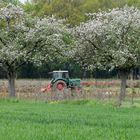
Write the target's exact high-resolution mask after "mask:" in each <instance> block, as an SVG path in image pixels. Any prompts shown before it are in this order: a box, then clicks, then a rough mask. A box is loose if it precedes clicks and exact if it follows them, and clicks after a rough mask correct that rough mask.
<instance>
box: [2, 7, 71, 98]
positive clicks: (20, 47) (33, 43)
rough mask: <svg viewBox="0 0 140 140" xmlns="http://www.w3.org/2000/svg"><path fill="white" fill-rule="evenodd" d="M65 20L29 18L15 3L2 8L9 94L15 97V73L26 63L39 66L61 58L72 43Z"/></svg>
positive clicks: (5, 67) (4, 66)
mask: <svg viewBox="0 0 140 140" xmlns="http://www.w3.org/2000/svg"><path fill="white" fill-rule="evenodd" d="M69 40H70V39H69V34H68V33H67V30H66V28H65V26H64V25H63V24H62V21H58V20H56V19H54V18H53V17H52V18H44V19H39V18H34V19H33V18H30V16H28V15H26V14H25V13H24V11H23V10H22V9H21V8H20V7H17V6H14V5H12V4H9V5H7V6H6V7H4V8H1V9H0V66H1V67H2V68H3V69H4V70H5V72H6V73H7V77H8V83H9V86H8V87H9V88H8V91H9V95H10V96H15V78H16V72H17V70H18V69H19V68H20V66H22V65H23V64H25V63H26V62H27V61H31V62H34V63H36V64H40V62H43V61H53V60H54V59H56V58H57V59H58V58H62V57H63V54H64V52H65V49H67V48H68V47H67V46H68V45H69V44H70V43H71V42H70V41H69Z"/></svg>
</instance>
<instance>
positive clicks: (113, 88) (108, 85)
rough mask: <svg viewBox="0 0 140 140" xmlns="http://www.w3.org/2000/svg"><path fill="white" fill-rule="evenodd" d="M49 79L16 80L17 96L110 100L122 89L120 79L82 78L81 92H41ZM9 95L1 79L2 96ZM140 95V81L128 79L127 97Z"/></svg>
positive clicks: (42, 98)
mask: <svg viewBox="0 0 140 140" xmlns="http://www.w3.org/2000/svg"><path fill="white" fill-rule="evenodd" d="M48 83H49V80H16V83H15V86H16V94H17V95H16V96H17V98H18V99H34V100H45V101H54V100H73V99H91V98H97V99H100V100H110V99H111V98H117V97H118V94H119V90H120V81H119V80H112V79H110V80H109V79H108V80H95V79H91V80H89V79H88V80H82V81H81V87H82V90H81V92H77V91H71V90H69V89H68V90H67V91H66V92H65V93H64V94H62V93H60V94H59V93H57V94H54V93H52V92H41V91H40V90H41V88H42V87H46V86H47V84H48ZM7 95H8V89H7V81H6V80H0V97H1V98H5V97H6V96H7ZM139 96H140V81H139V80H137V81H136V80H134V81H132V80H128V82H127V89H126V97H128V98H129V99H130V100H131V99H132V98H137V97H139Z"/></svg>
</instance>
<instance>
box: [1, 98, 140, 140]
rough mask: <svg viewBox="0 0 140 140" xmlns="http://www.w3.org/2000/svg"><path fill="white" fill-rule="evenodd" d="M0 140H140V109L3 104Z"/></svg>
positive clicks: (82, 104)
mask: <svg viewBox="0 0 140 140" xmlns="http://www.w3.org/2000/svg"><path fill="white" fill-rule="evenodd" d="M137 104H140V102H139V101H137ZM0 139H1V140H139V139H140V108H139V107H131V106H129V107H128V106H127V107H125V105H124V106H123V107H120V108H116V107H115V106H113V105H112V104H110V103H101V102H99V101H88V100H81V101H63V102H51V103H45V102H35V101H23V100H22V101H18V100H15V99H14V100H0Z"/></svg>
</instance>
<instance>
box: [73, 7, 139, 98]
mask: <svg viewBox="0 0 140 140" xmlns="http://www.w3.org/2000/svg"><path fill="white" fill-rule="evenodd" d="M89 17H90V19H89V20H88V21H87V22H85V23H82V24H81V25H80V26H78V27H76V28H75V31H76V32H75V35H76V38H78V41H77V42H78V44H77V46H78V47H77V51H76V56H77V58H78V62H81V65H83V66H84V67H87V68H88V69H94V68H96V67H98V68H101V69H114V68H116V69H118V70H119V71H120V77H121V79H122V86H123V87H122V88H121V92H120V95H121V96H120V98H121V99H122V98H124V94H125V86H126V78H127V74H128V73H129V72H130V70H131V69H132V68H134V67H136V66H138V64H139V63H140V46H139V44H140V10H138V9H137V8H134V7H128V6H125V7H124V8H116V9H113V10H111V11H109V12H104V11H101V12H98V13H93V14H89ZM81 60H82V61H81ZM122 96H123V97H122Z"/></svg>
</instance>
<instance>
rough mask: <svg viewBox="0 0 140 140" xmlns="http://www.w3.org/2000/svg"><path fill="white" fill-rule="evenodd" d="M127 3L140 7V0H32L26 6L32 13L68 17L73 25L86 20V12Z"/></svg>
mask: <svg viewBox="0 0 140 140" xmlns="http://www.w3.org/2000/svg"><path fill="white" fill-rule="evenodd" d="M125 4H128V5H130V6H131V5H135V6H137V7H140V2H139V0H133V1H132V0H116V1H115V0H32V1H31V2H27V3H26V4H25V6H24V8H25V10H26V11H27V12H31V13H32V15H34V16H35V15H37V16H40V17H43V16H52V15H54V16H55V17H56V18H62V19H66V23H69V24H70V25H71V26H74V25H78V24H79V23H81V22H83V21H85V20H86V15H85V13H92V12H98V11H99V10H106V11H107V10H108V9H112V8H115V7H123V6H124V5H125Z"/></svg>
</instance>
